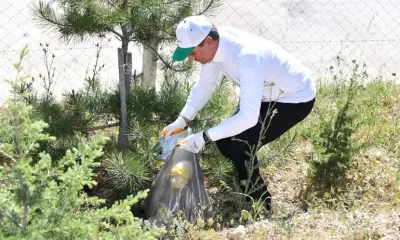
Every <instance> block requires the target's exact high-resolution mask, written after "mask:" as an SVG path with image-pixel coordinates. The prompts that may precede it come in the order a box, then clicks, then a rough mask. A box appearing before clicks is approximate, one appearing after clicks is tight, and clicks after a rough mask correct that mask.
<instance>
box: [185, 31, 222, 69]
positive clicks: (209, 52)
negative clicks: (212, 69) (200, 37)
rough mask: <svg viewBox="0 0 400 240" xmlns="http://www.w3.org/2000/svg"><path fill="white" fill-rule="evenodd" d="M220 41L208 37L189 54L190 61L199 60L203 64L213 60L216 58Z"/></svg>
mask: <svg viewBox="0 0 400 240" xmlns="http://www.w3.org/2000/svg"><path fill="white" fill-rule="evenodd" d="M217 48H218V42H215V41H214V40H212V38H211V37H207V38H206V39H205V40H204V44H203V46H197V47H195V48H194V49H193V52H192V53H191V54H190V55H189V57H188V59H189V61H191V62H192V61H193V60H194V61H197V62H199V63H201V64H205V63H208V62H211V61H212V60H213V59H214V56H215V53H216V52H217Z"/></svg>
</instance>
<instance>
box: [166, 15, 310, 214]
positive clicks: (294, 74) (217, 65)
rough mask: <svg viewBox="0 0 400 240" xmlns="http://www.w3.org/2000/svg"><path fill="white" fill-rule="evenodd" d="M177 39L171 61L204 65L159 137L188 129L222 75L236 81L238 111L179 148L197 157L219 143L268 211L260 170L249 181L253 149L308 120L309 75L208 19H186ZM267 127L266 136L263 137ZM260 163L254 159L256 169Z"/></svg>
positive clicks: (260, 42)
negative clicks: (176, 45)
mask: <svg viewBox="0 0 400 240" xmlns="http://www.w3.org/2000/svg"><path fill="white" fill-rule="evenodd" d="M176 37H177V40H178V47H177V48H176V50H175V51H174V53H173V55H172V59H173V60H174V61H183V60H185V59H186V58H188V59H189V60H190V61H193V60H194V61H197V62H199V63H201V71H200V78H199V79H198V81H197V82H196V84H195V85H194V86H193V88H192V89H191V93H190V96H189V97H188V99H187V102H186V105H185V106H184V108H183V109H182V111H181V113H180V115H179V116H178V117H177V119H176V120H175V121H174V122H173V123H171V124H170V125H168V126H166V127H165V128H164V129H163V131H162V132H161V135H162V136H164V137H165V136H168V135H171V134H175V133H177V132H180V131H182V130H183V129H184V128H185V127H186V126H187V125H188V124H189V122H190V121H191V120H192V119H193V118H194V117H195V115H196V114H197V112H198V111H199V110H201V109H202V108H203V107H204V106H205V105H206V103H207V102H208V100H209V99H210V97H211V95H212V93H213V91H214V90H215V88H216V86H217V83H218V80H219V75H220V74H224V75H225V76H226V77H227V78H229V79H230V80H232V81H234V82H236V83H237V84H238V85H239V87H240V101H239V102H240V103H239V106H238V107H239V108H238V109H239V111H237V112H236V113H235V114H234V115H233V116H231V117H230V118H228V119H226V120H224V121H222V122H221V123H220V124H219V125H217V126H214V127H212V128H210V129H206V130H204V131H201V132H199V133H196V134H193V135H191V136H188V137H187V138H186V139H184V140H183V141H181V142H180V143H178V147H179V148H181V149H184V150H188V151H192V152H195V153H197V152H199V151H200V150H201V149H202V148H203V146H204V145H206V144H208V143H209V142H215V143H216V145H217V147H218V149H219V150H220V152H221V153H222V155H223V156H225V157H227V158H229V159H230V160H232V161H233V164H234V166H235V168H236V170H237V171H238V175H239V182H240V185H241V188H242V190H243V191H245V189H246V184H247V185H248V188H247V192H249V195H250V196H251V197H253V198H254V199H255V200H263V201H265V203H266V205H265V206H266V208H267V209H269V208H270V203H271V199H270V198H271V195H270V193H269V192H268V190H267V186H266V185H265V183H264V181H263V179H262V178H261V176H260V171H259V169H258V168H257V167H256V168H255V169H253V172H252V174H251V178H250V179H249V180H250V182H249V181H248V180H247V179H248V178H249V175H248V171H247V168H246V166H248V165H249V164H246V162H250V160H251V157H249V155H248V154H247V152H250V151H251V150H250V149H249V145H250V146H259V147H258V148H257V149H256V150H258V149H259V148H260V147H261V146H263V145H265V144H266V143H268V142H271V141H273V140H275V139H277V138H278V137H279V136H281V135H282V134H283V133H285V132H286V131H288V130H289V129H290V128H292V127H293V126H295V125H296V124H297V123H299V122H301V121H302V120H303V119H304V118H306V117H307V116H308V115H309V113H310V112H311V110H312V108H313V106H314V101H315V94H316V90H315V86H314V83H313V80H312V79H311V71H310V70H309V69H308V68H306V67H305V66H303V65H302V64H301V63H300V62H299V61H298V60H297V59H295V58H294V57H293V56H292V55H290V54H289V53H288V52H286V51H285V50H284V49H283V48H281V47H280V46H278V45H276V44H274V43H273V42H271V41H268V40H265V39H262V38H260V37H258V36H255V35H252V34H250V33H247V32H244V31H241V30H238V29H235V28H232V27H220V28H218V29H217V28H216V26H214V25H213V24H212V23H211V21H210V20H209V19H208V18H206V17H204V16H190V17H187V18H185V19H184V20H183V21H182V22H180V23H179V24H178V26H177V29H176ZM263 123H264V130H266V132H265V134H263V135H262V136H260V132H262V130H263V129H262V126H263ZM234 138H235V139H240V140H242V141H238V140H234ZM259 141H260V143H261V144H260V145H258V142H259ZM253 154H254V155H255V152H253ZM257 163H258V159H257V157H256V156H254V157H253V166H256V165H257ZM251 188H253V191H251V190H250V189H251ZM248 190H250V191H248ZM254 190H255V191H254Z"/></svg>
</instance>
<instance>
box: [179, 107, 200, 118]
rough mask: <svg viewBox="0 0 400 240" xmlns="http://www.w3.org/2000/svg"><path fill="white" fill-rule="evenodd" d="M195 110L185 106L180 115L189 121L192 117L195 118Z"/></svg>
mask: <svg viewBox="0 0 400 240" xmlns="http://www.w3.org/2000/svg"><path fill="white" fill-rule="evenodd" d="M196 113H197V111H196V109H194V108H192V107H190V106H188V105H185V107H184V108H183V109H182V111H181V113H180V115H182V116H184V117H186V118H187V119H189V120H190V121H191V120H193V118H194V116H196Z"/></svg>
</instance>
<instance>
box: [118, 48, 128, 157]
mask: <svg viewBox="0 0 400 240" xmlns="http://www.w3.org/2000/svg"><path fill="white" fill-rule="evenodd" d="M125 56H126V55H124V53H123V49H122V48H118V67H119V97H120V101H121V110H120V111H121V112H120V113H121V114H120V121H119V122H120V124H119V132H118V146H119V149H120V150H126V148H127V147H128V140H127V137H126V127H127V109H126V93H127V86H126V80H125V77H126V74H125V67H124V66H125V63H124V59H125Z"/></svg>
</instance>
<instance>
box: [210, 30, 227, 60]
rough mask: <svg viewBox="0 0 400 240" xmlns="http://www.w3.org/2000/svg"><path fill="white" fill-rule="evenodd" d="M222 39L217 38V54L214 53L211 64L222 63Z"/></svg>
mask: <svg viewBox="0 0 400 240" xmlns="http://www.w3.org/2000/svg"><path fill="white" fill-rule="evenodd" d="M224 43H225V41H224V39H223V37H222V36H220V38H219V43H218V49H217V52H216V53H215V56H214V58H213V60H212V62H222V61H223V60H224V50H225V49H224V47H225V46H224Z"/></svg>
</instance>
